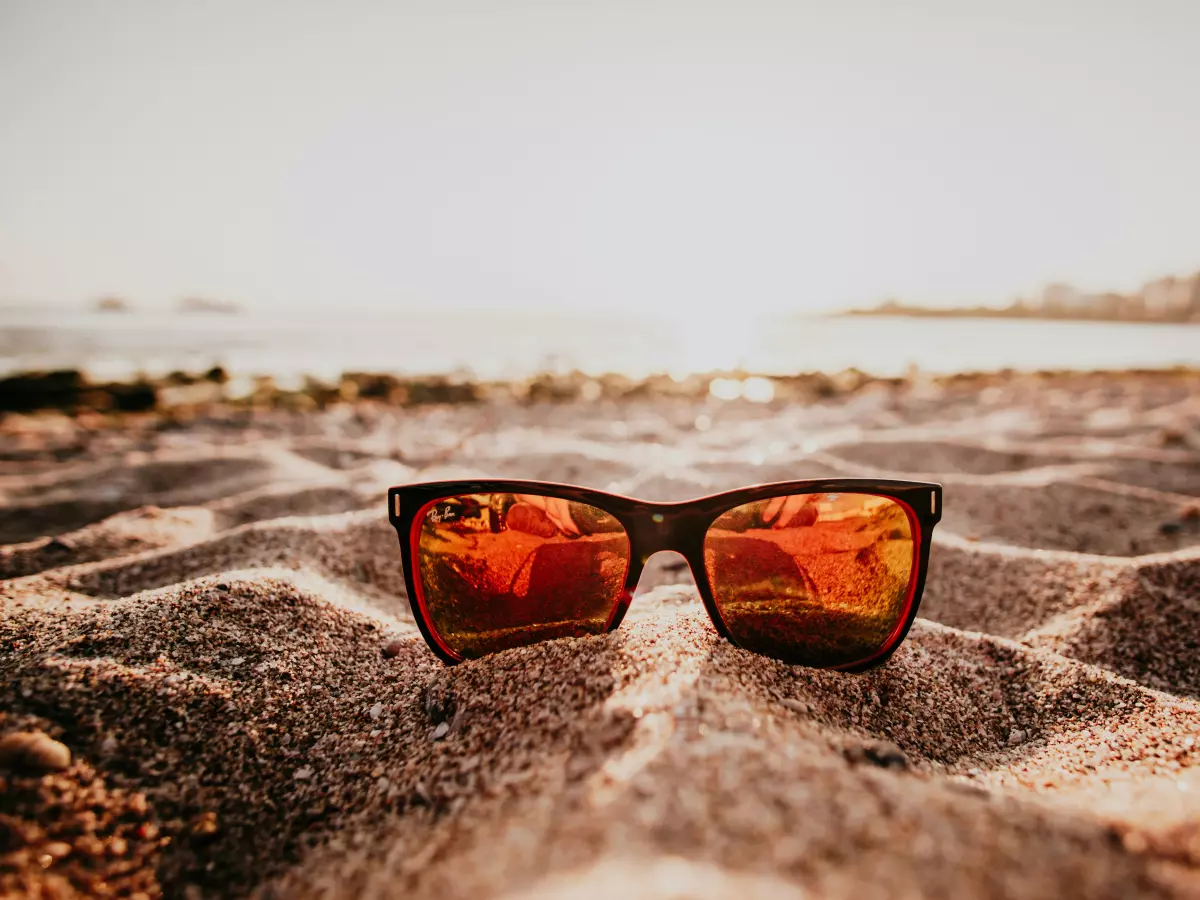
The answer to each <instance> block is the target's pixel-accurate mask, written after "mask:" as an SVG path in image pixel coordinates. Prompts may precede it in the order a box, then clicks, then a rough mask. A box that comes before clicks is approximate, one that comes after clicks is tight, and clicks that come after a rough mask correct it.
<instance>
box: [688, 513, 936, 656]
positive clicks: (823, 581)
mask: <svg viewBox="0 0 1200 900" xmlns="http://www.w3.org/2000/svg"><path fill="white" fill-rule="evenodd" d="M913 550H914V542H913V528H912V525H911V523H910V521H909V517H908V513H907V511H906V510H905V508H904V506H902V505H901V504H900V503H898V502H897V501H895V500H892V499H890V498H887V497H877V496H874V495H871V494H842V493H838V494H792V495H790V496H787V497H772V498H769V499H767V500H759V501H755V502H754V503H747V504H745V505H744V506H739V507H737V508H735V509H731V510H730V511H729V512H726V513H724V514H723V515H722V516H721V517H720V518H718V519H717V520H716V521H715V522H714V523H713V524H712V526H711V527H710V528H709V530H708V534H707V535H706V536H705V539H704V565H705V569H706V571H707V573H708V579H709V583H710V584H711V585H712V590H713V596H714V599H715V600H716V604H717V608H718V609H719V610H720V612H721V618H722V619H723V620H724V622H725V625H726V627H727V628H728V629H729V632H730V634H731V635H732V636H733V639H734V640H735V641H736V642H737V643H738V644H739V645H740V646H742V647H744V648H746V649H747V650H753V651H754V652H756V653H764V654H767V655H768V656H774V657H776V658H778V659H782V660H785V661H787V662H796V663H803V664H805V665H810V666H840V665H849V664H852V663H856V662H862V661H864V660H866V659H867V658H869V657H871V656H873V655H874V654H875V653H877V652H878V651H879V650H881V649H883V647H884V645H885V644H886V643H887V640H888V638H889V637H890V636H891V634H892V632H893V630H894V629H895V627H896V625H897V624H898V623H899V622H900V619H901V617H902V616H903V615H904V614H905V612H906V607H907V603H908V596H909V585H910V581H911V577H912V574H913V572H914V570H915V561H914V558H913Z"/></svg>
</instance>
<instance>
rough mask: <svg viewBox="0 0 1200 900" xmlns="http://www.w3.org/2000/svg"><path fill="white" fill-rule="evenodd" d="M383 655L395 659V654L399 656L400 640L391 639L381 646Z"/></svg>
mask: <svg viewBox="0 0 1200 900" xmlns="http://www.w3.org/2000/svg"><path fill="white" fill-rule="evenodd" d="M383 655H384V657H385V658H387V659H395V658H396V657H397V656H399V655H400V642H399V641H392V642H391V643H390V644H388V645H387V646H385V647H384V648H383Z"/></svg>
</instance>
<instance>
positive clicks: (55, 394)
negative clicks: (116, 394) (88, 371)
mask: <svg viewBox="0 0 1200 900" xmlns="http://www.w3.org/2000/svg"><path fill="white" fill-rule="evenodd" d="M85 387H86V382H85V380H84V377H83V373H81V372H79V371H78V370H77V369H63V370H60V371H57V372H26V373H23V374H20V375H13V376H12V377H10V378H5V379H0V410H3V411H5V412H33V411H34V410H38V409H63V408H65V407H70V406H74V405H75V404H77V403H78V402H79V397H80V393H81V392H82V391H83V390H84V388H85Z"/></svg>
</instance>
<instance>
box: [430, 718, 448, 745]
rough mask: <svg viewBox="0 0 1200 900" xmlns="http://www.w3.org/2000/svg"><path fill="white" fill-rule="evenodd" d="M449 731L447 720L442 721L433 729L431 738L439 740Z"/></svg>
mask: <svg viewBox="0 0 1200 900" xmlns="http://www.w3.org/2000/svg"><path fill="white" fill-rule="evenodd" d="M449 732H450V723H449V722H443V723H442V724H441V725H439V726H438V727H437V728H435V729H433V739H434V740H435V741H440V740H441V739H442V738H444V737H445V736H446V735H447V734H449Z"/></svg>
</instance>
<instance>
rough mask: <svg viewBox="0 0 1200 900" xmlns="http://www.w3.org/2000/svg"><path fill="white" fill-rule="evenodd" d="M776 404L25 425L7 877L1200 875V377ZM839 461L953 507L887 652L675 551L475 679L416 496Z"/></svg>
mask: <svg viewBox="0 0 1200 900" xmlns="http://www.w3.org/2000/svg"><path fill="white" fill-rule="evenodd" d="M756 384H757V382H756ZM659 387H661V386H659ZM693 387H694V385H693ZM385 393H386V392H385ZM720 393H721V392H720V391H718V392H717V394H720ZM728 393H729V392H726V394H728ZM744 393H745V394H746V395H748V396H754V397H756V398H757V399H761V400H764V402H752V401H751V400H747V399H734V400H722V399H720V398H719V396H714V394H713V393H710V392H707V391H705V390H699V389H697V390H691V389H689V390H684V389H679V390H676V391H674V392H672V391H668V390H666V389H649V388H639V387H638V386H637V385H627V386H625V387H624V388H622V389H621V390H616V389H612V390H610V389H609V388H607V387H605V388H604V389H594V390H584V391H582V393H581V394H580V393H579V392H575V391H559V392H556V391H555V390H552V389H550V388H546V389H545V390H541V391H527V392H526V393H525V394H524V395H519V394H517V393H515V392H514V393H512V394H511V395H510V396H504V395H503V394H502V392H498V391H495V390H493V391H490V392H487V393H484V394H476V393H470V394H469V396H467V397H466V399H468V400H471V401H472V402H453V403H442V402H422V403H419V404H409V405H403V404H402V403H397V402H395V401H397V399H399V400H402V401H407V400H410V399H411V397H410V396H409V395H405V397H403V398H397V397H395V396H391V397H381V398H379V399H375V398H373V397H370V396H367V397H364V396H361V395H359V396H356V397H350V398H343V399H342V400H338V398H332V399H330V400H329V402H325V401H324V400H323V401H322V402H320V403H315V404H314V403H309V404H308V405H303V404H296V403H292V404H275V405H262V406H255V405H253V404H249V405H241V406H226V405H221V404H216V405H213V404H211V403H210V402H208V401H209V400H211V398H210V397H208V396H207V395H205V397H204V398H203V399H204V401H205V402H204V404H202V405H198V406H195V407H194V408H188V409H186V410H185V411H183V412H180V411H178V410H176V411H173V412H172V411H163V410H157V411H147V412H129V413H111V412H110V413H98V412H87V413H84V414H80V415H75V416H70V415H66V414H63V413H57V412H39V413H28V414H10V415H8V416H6V417H4V418H3V419H2V420H0V544H3V546H0V578H2V579H3V582H2V584H0V608H2V610H3V612H2V614H0V896H4V897H55V898H58V897H72V896H87V897H137V896H142V897H148V898H149V897H157V896H160V895H163V896H168V897H180V898H186V900H195V898H201V897H216V896H248V895H249V896H258V897H264V898H283V897H299V898H318V897H319V898H329V900H333V898H355V900H364V898H425V897H428V898H439V900H451V898H460V897H461V898H475V900H479V898H515V897H537V898H551V897H597V898H599V897H604V898H610V897H613V896H621V897H624V898H643V897H645V898H666V897H704V898H706V897H726V896H737V897H770V898H792V897H794V898H801V897H810V898H811V897H830V898H856V900H861V898H876V897H878V898H910V897H911V898H917V897H947V898H950V897H954V898H975V897H978V898H993V897H994V898H1000V897H1012V898H1017V897H1020V898H1063V897H1081V898H1083V897H1086V898H1127V897H1200V373H1198V372H1195V371H1190V372H1189V371H1182V370H1181V371H1174V372H1161V373H1149V372H1143V373H1120V374H1103V373H1094V374H1066V373H1059V374H1052V375H1018V374H1010V375H994V376H978V377H965V376H964V377H961V378H953V377H947V378H941V379H922V378H908V379H895V380H892V381H871V380H855V381H854V382H853V383H846V384H840V383H838V384H834V386H833V387H832V388H831V389H829V390H822V391H816V392H813V391H801V390H799V389H798V388H797V389H792V388H789V386H788V385H787V384H785V383H784V382H779V383H778V384H777V385H775V387H774V390H773V391H772V392H770V394H769V395H768V394H767V393H764V392H762V391H758V390H755V391H750V390H747V391H745V392H744ZM327 399H328V398H327ZM426 399H430V400H431V401H437V400H438V399H440V398H439V397H438V396H432V397H430V398H426ZM452 399H463V398H462V397H459V396H458V395H455V397H454V398H452ZM289 406H290V407H291V408H287V407H289ZM835 474H837V475H863V476H875V475H878V476H890V477H911V478H919V479H933V480H938V481H940V482H942V484H943V485H944V486H945V495H944V496H945V512H944V518H943V521H942V523H941V525H940V526H939V528H938V531H937V533H936V534H935V542H934V549H933V557H932V560H931V569H930V573H929V579H928V584H927V587H926V591H925V597H924V600H923V604H922V608H921V618H920V620H918V622H917V625H916V626H915V627H914V629H913V632H912V634H911V635H910V637H909V638H908V640H907V641H906V643H905V644H904V645H903V646H902V647H901V648H900V650H899V651H898V652H897V654H896V655H895V657H894V658H893V659H892V660H891V661H890V662H889V663H888V664H887V665H886V666H884V667H882V668H880V669H878V670H875V671H872V672H869V673H866V674H863V675H845V674H839V673H831V672H822V671H816V670H812V669H805V668H800V667H791V666H787V665H784V664H781V663H778V662H775V661H773V660H770V659H766V658H763V657H760V656H755V655H752V654H749V653H746V652H744V651H740V650H737V649H734V648H733V647H731V646H730V645H729V644H728V643H726V642H724V641H723V640H721V639H720V638H719V637H718V635H717V634H716V632H715V630H714V629H713V627H712V625H711V623H710V622H709V620H708V618H707V616H706V615H705V613H704V610H703V608H702V606H701V605H700V603H699V599H698V597H697V595H696V593H695V589H694V586H693V583H692V581H691V576H690V573H689V572H688V570H687V568H686V566H685V565H684V564H683V561H682V559H681V558H671V557H668V556H666V555H662V556H659V557H656V558H655V559H654V560H652V564H651V566H650V567H649V568H648V570H647V572H646V575H645V576H644V577H643V580H642V583H641V585H640V588H639V593H638V595H637V596H636V597H635V600H634V602H633V605H632V607H631V609H630V613H629V616H628V618H627V619H626V621H625V622H624V624H623V625H622V627H621V629H620V630H619V631H618V632H616V633H615V634H611V635H605V636H601V637H589V638H578V639H570V640H560V641H553V642H548V643H545V644H541V645H537V646H534V647H528V648H523V649H518V650H513V651H508V652H505V653H502V654H498V655H496V656H493V657H489V658H485V659H482V660H478V661H473V662H468V663H465V664H463V665H460V666H457V667H454V668H447V667H445V666H443V665H442V664H441V663H440V662H439V661H438V660H437V659H436V658H435V657H434V656H433V654H432V653H431V652H430V651H429V650H428V649H427V647H426V645H425V643H424V642H423V641H422V639H421V637H420V635H419V634H418V633H417V629H416V626H415V624H414V623H413V621H412V617H411V615H410V613H409V608H408V602H407V598H406V596H405V588H404V583H403V577H402V571H401V561H400V553H399V548H398V545H397V539H396V534H395V532H394V530H393V529H392V528H391V526H390V525H389V524H388V521H387V517H386V510H385V504H384V498H385V492H386V489H387V487H388V486H390V485H393V484H401V483H405V482H409V481H424V480H436V479H445V478H453V477H465V476H474V475H492V476H503V477H523V478H538V479H545V480H551V481H563V482H570V483H576V484H583V485H587V486H592V487H597V488H601V489H606V490H611V491H615V492H619V493H624V494H629V495H632V496H636V497H641V498H645V499H653V500H668V499H682V498H686V497H690V496H698V495H702V494H707V493H711V492H715V491H718V490H722V489H726V488H733V487H738V486H742V485H746V484H753V483H758V482H765V481H774V480H783V479H794V478H805V477H821V476H827V475H835ZM15 734H27V735H41V736H40V737H34V738H21V739H17V740H15V741H14V739H13V738H12V736H13V735H15ZM5 741H7V743H5ZM63 748H65V751H69V759H68V758H67V757H65V756H64V752H65V751H64V749H63Z"/></svg>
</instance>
